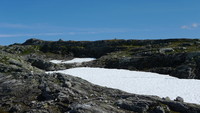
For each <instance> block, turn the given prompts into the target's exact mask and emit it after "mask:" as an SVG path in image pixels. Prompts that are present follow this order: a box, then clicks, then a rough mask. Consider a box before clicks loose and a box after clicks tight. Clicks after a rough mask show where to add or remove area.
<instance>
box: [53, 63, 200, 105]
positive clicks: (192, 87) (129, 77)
mask: <svg viewBox="0 0 200 113" xmlns="http://www.w3.org/2000/svg"><path fill="white" fill-rule="evenodd" d="M56 72H59V73H65V74H69V75H73V76H77V77H80V78H82V79H85V80H87V81H89V82H91V83H94V84H97V85H101V86H106V87H111V88H117V89H120V90H123V91H126V92H130V93H135V94H144V95H157V96H160V97H170V98H171V99H175V98H176V97H177V96H180V97H183V98H184V101H185V102H189V103H197V104H200V80H191V79H190V80H189V79H178V78H174V77H171V76H169V75H161V74H156V73H150V72H138V71H129V70H122V69H104V68H88V67H82V68H72V69H67V70H60V71H56Z"/></svg>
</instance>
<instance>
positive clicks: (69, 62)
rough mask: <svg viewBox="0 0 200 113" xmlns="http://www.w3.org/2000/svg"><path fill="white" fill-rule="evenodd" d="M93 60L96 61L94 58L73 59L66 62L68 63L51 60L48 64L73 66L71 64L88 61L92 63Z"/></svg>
mask: <svg viewBox="0 0 200 113" xmlns="http://www.w3.org/2000/svg"><path fill="white" fill-rule="evenodd" d="M93 60H96V59H95V58H74V59H72V60H68V61H63V60H51V61H50V62H52V63H55V64H61V63H65V64H73V63H83V62H89V61H93Z"/></svg>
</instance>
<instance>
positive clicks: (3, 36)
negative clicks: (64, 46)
mask: <svg viewBox="0 0 200 113" xmlns="http://www.w3.org/2000/svg"><path fill="white" fill-rule="evenodd" d="M62 34H63V33H36V34H0V38H8V37H22V36H27V37H29V36H56V35H62Z"/></svg>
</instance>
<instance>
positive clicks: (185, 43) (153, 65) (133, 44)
mask: <svg viewBox="0 0 200 113" xmlns="http://www.w3.org/2000/svg"><path fill="white" fill-rule="evenodd" d="M24 45H26V46H31V47H35V48H37V50H38V51H40V52H42V53H47V54H48V55H49V54H59V55H60V56H62V58H67V59H70V58H73V57H94V58H97V60H96V62H93V63H92V64H88V65H89V66H92V67H106V68H122V69H130V70H140V71H150V72H156V73H160V74H169V75H171V76H174V77H178V78H189V79H193V78H195V79H200V60H199V58H200V51H199V50H200V40H199V39H165V40H103V41H93V42H90V41H62V40H59V41H55V42H53V41H42V40H37V39H30V40H27V41H26V42H25V43H23V45H22V46H24ZM29 51H30V52H32V50H29ZM51 58H52V57H51ZM56 58H57V57H56Z"/></svg>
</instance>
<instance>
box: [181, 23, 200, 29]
mask: <svg viewBox="0 0 200 113" xmlns="http://www.w3.org/2000/svg"><path fill="white" fill-rule="evenodd" d="M199 26H200V24H199V23H192V24H190V25H183V26H181V29H195V28H198V27H199Z"/></svg>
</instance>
